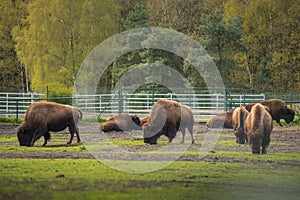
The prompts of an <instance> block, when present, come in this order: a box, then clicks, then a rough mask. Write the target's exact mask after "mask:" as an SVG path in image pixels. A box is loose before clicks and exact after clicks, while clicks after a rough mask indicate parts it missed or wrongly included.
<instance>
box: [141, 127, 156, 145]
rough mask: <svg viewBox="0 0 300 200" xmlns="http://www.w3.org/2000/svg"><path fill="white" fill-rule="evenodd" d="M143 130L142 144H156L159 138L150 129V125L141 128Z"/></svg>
mask: <svg viewBox="0 0 300 200" xmlns="http://www.w3.org/2000/svg"><path fill="white" fill-rule="evenodd" d="M143 130H144V135H143V137H144V143H146V144H157V139H158V138H159V135H158V133H157V134H156V131H155V130H153V129H152V127H151V126H150V125H146V126H143Z"/></svg>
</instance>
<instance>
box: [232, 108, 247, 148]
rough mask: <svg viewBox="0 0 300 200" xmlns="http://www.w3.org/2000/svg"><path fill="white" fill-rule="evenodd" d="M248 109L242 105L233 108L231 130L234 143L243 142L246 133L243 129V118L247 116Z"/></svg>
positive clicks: (245, 138)
mask: <svg viewBox="0 0 300 200" xmlns="http://www.w3.org/2000/svg"><path fill="white" fill-rule="evenodd" d="M248 114H249V112H248V110H246V108H245V107H244V106H240V107H238V108H236V109H234V111H233V114H232V125H233V131H234V134H235V137H236V143H238V144H245V141H247V135H246V131H245V120H246V118H247V117H248Z"/></svg>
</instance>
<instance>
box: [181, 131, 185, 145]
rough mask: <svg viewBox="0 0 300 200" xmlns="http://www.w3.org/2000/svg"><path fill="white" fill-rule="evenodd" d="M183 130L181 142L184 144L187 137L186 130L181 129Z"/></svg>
mask: <svg viewBox="0 0 300 200" xmlns="http://www.w3.org/2000/svg"><path fill="white" fill-rule="evenodd" d="M181 132H182V139H181V142H180V143H181V144H183V143H184V137H185V130H182V131H181Z"/></svg>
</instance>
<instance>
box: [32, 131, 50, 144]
mask: <svg viewBox="0 0 300 200" xmlns="http://www.w3.org/2000/svg"><path fill="white" fill-rule="evenodd" d="M46 132H48V131H45V129H43V128H40V129H37V130H35V131H34V133H33V136H32V140H31V143H30V146H33V145H34V143H35V141H37V140H38V139H39V138H40V137H41V136H42V135H44V134H45V133H46Z"/></svg>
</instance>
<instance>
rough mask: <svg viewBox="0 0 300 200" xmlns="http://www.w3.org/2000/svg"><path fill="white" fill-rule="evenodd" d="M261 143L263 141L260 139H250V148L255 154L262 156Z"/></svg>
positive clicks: (253, 137)
mask: <svg viewBox="0 0 300 200" xmlns="http://www.w3.org/2000/svg"><path fill="white" fill-rule="evenodd" d="M261 142H262V141H261V139H260V138H259V137H255V136H252V137H250V140H249V146H250V148H251V150H252V153H253V154H260V146H261Z"/></svg>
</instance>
